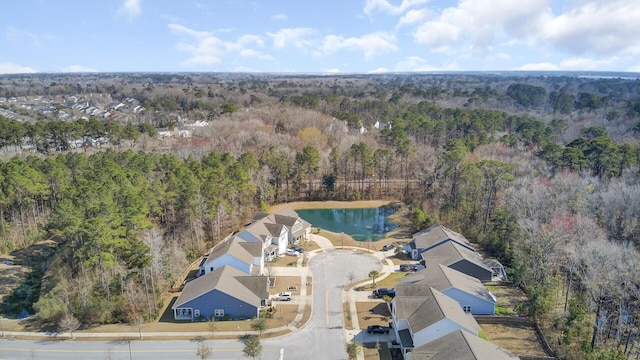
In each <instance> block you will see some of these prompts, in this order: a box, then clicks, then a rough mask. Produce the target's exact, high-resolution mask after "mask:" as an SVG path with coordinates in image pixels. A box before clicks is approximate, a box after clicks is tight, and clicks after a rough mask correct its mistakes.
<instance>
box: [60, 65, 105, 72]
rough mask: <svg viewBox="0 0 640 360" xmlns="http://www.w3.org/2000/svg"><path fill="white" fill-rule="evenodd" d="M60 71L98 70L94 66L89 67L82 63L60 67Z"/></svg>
mask: <svg viewBox="0 0 640 360" xmlns="http://www.w3.org/2000/svg"><path fill="white" fill-rule="evenodd" d="M62 72H66V73H81V72H82V73H84V72H98V70H96V69H94V68H90V67H87V66H83V65H69V66H66V67H64V68H62Z"/></svg>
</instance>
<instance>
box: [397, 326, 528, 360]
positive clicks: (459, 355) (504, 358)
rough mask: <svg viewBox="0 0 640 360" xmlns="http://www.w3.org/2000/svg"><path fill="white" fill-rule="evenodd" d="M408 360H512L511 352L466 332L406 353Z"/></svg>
mask: <svg viewBox="0 0 640 360" xmlns="http://www.w3.org/2000/svg"><path fill="white" fill-rule="evenodd" d="M407 358H408V359H409V360H450V359H456V360H514V359H519V358H518V357H517V356H516V355H514V354H512V353H511V352H509V351H507V350H505V349H503V348H501V347H499V346H497V345H495V344H492V343H490V342H488V341H485V340H482V339H481V338H479V337H477V336H474V335H471V334H469V333H468V332H466V331H462V330H456V331H454V332H452V333H450V334H447V335H445V336H442V337H440V338H438V339H436V340H433V341H432V342H430V343H427V344H424V345H422V346H419V347H417V348H415V349H413V351H412V352H410V353H408V356H407Z"/></svg>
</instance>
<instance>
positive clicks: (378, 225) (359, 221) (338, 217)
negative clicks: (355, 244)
mask: <svg viewBox="0 0 640 360" xmlns="http://www.w3.org/2000/svg"><path fill="white" fill-rule="evenodd" d="M296 212H297V213H298V215H300V217H301V218H303V219H305V220H306V221H308V222H310V223H311V224H312V226H314V227H319V228H322V229H325V230H329V231H333V232H336V233H340V232H344V233H345V234H349V235H351V236H352V237H353V238H354V239H355V240H357V241H366V240H367V239H371V240H372V241H376V240H380V239H382V238H384V237H385V234H386V233H388V232H389V231H391V230H393V229H395V228H397V227H398V225H396V224H394V223H392V222H390V221H389V219H388V216H389V215H391V214H393V213H394V212H395V210H394V209H393V208H390V207H379V208H366V209H311V210H296Z"/></svg>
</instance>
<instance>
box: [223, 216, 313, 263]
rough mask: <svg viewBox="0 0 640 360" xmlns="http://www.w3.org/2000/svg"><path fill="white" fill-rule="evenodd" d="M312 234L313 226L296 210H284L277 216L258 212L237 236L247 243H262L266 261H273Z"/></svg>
mask: <svg viewBox="0 0 640 360" xmlns="http://www.w3.org/2000/svg"><path fill="white" fill-rule="evenodd" d="M310 233H311V224H309V223H308V222H306V221H304V220H302V219H301V218H300V217H299V216H298V214H297V213H296V212H295V211H294V210H292V209H284V210H281V211H279V212H277V213H275V214H267V213H265V212H257V213H256V214H255V215H254V216H253V219H252V220H251V223H250V224H249V225H247V226H246V227H245V229H244V230H243V231H241V232H239V233H238V234H236V236H238V237H240V238H242V239H244V240H245V241H253V242H262V243H263V244H264V256H265V259H266V260H271V259H273V258H274V257H276V256H280V255H282V254H284V253H285V251H286V250H287V247H288V246H289V245H290V244H293V243H296V242H298V241H300V239H303V238H307V236H308V235H309V234H310Z"/></svg>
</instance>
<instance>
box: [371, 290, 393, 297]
mask: <svg viewBox="0 0 640 360" xmlns="http://www.w3.org/2000/svg"><path fill="white" fill-rule="evenodd" d="M373 296H374V297H376V298H378V299H382V298H383V297H385V296H390V297H395V296H396V291H395V290H393V289H387V288H380V289H377V290H373Z"/></svg>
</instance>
